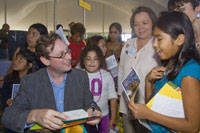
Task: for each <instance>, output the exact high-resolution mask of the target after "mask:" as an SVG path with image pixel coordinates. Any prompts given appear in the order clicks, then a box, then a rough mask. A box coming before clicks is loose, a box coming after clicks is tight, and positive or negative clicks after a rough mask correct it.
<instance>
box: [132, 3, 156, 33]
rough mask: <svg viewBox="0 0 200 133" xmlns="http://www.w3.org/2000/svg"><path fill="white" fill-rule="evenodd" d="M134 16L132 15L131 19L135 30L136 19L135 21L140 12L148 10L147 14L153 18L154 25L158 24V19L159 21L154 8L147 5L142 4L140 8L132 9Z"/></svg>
mask: <svg viewBox="0 0 200 133" xmlns="http://www.w3.org/2000/svg"><path fill="white" fill-rule="evenodd" d="M132 12H133V13H132V16H131V19H130V25H131V29H132V30H134V21H135V16H136V15H137V14H138V13H141V12H146V13H147V14H149V17H150V18H151V21H152V23H153V27H152V28H154V26H155V24H156V21H157V19H158V18H157V16H156V14H155V13H154V12H153V10H152V9H151V8H149V7H146V6H140V7H138V8H136V9H135V10H132Z"/></svg>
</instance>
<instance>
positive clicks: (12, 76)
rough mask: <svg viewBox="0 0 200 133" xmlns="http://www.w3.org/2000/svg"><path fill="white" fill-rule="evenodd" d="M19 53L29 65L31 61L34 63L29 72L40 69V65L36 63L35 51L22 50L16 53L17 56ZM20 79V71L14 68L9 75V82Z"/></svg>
mask: <svg viewBox="0 0 200 133" xmlns="http://www.w3.org/2000/svg"><path fill="white" fill-rule="evenodd" d="M18 55H22V56H23V58H24V59H25V60H26V61H27V65H28V64H29V63H32V67H31V68H30V69H29V70H28V72H27V74H29V73H31V72H35V71H36V70H38V65H37V63H36V60H35V56H34V55H33V53H32V52H31V51H30V50H28V49H24V50H20V51H19V52H18V53H17V54H16V57H17V56H18ZM18 80H19V72H18V71H15V70H13V72H12V73H11V74H10V75H9V76H8V77H7V82H8V83H15V82H16V81H18Z"/></svg>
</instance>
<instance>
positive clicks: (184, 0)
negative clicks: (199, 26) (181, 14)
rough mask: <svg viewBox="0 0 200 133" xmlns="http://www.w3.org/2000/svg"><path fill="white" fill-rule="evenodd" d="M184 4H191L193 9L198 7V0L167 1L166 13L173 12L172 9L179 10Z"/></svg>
mask: <svg viewBox="0 0 200 133" xmlns="http://www.w3.org/2000/svg"><path fill="white" fill-rule="evenodd" d="M184 3H191V4H192V7H193V9H195V8H196V7H197V6H198V5H199V1H198V0H169V1H168V5H167V6H168V11H173V10H174V9H176V8H177V9H179V8H180V7H181V6H183V4H184Z"/></svg>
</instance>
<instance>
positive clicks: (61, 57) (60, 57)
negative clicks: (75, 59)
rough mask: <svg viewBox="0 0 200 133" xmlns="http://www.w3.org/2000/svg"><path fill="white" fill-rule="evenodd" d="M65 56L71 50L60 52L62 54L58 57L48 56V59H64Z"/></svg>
mask: <svg viewBox="0 0 200 133" xmlns="http://www.w3.org/2000/svg"><path fill="white" fill-rule="evenodd" d="M66 54H71V49H70V48H68V49H67V50H65V51H62V52H61V53H60V56H49V57H50V58H57V59H64V58H65V56H66Z"/></svg>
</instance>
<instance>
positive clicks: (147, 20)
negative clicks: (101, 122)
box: [118, 6, 158, 133]
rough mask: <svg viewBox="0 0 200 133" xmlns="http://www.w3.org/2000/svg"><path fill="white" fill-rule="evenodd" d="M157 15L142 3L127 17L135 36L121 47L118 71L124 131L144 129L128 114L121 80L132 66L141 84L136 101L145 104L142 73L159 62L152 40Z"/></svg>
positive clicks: (143, 130) (128, 132)
mask: <svg viewBox="0 0 200 133" xmlns="http://www.w3.org/2000/svg"><path fill="white" fill-rule="evenodd" d="M156 20H157V17H156V15H155V13H154V12H153V11H152V10H151V9H150V8H148V7H145V6H141V7H138V8H136V9H135V10H134V11H133V14H132V16H131V19H130V25H131V28H132V30H133V31H135V34H136V36H137V37H135V38H132V39H130V40H128V41H127V42H126V44H125V45H124V47H123V49H122V53H121V57H120V64H119V72H118V78H119V79H118V86H119V89H118V94H119V95H120V96H121V97H120V109H119V111H120V112H121V113H122V114H123V126H124V132H127V133H132V132H147V131H146V129H145V128H144V127H142V125H141V124H139V123H138V121H137V120H136V119H135V120H133V119H132V115H131V114H130V113H128V112H129V111H128V107H127V102H126V101H125V97H124V95H123V93H122V92H123V87H122V85H121V83H122V81H123V80H124V79H125V78H126V76H127V75H128V74H129V72H130V71H131V70H132V69H134V70H135V71H136V72H137V73H138V75H139V77H140V81H141V82H140V85H139V89H138V93H137V94H136V98H135V99H136V101H135V102H136V103H138V102H139V103H145V99H144V97H145V89H144V88H145V76H146V75H147V73H148V72H149V71H150V70H151V69H152V68H154V67H155V66H157V65H158V59H157V57H156V53H155V50H154V48H153V46H152V43H153V40H154V38H153V28H154V26H155V22H156ZM144 63H145V64H144Z"/></svg>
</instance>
